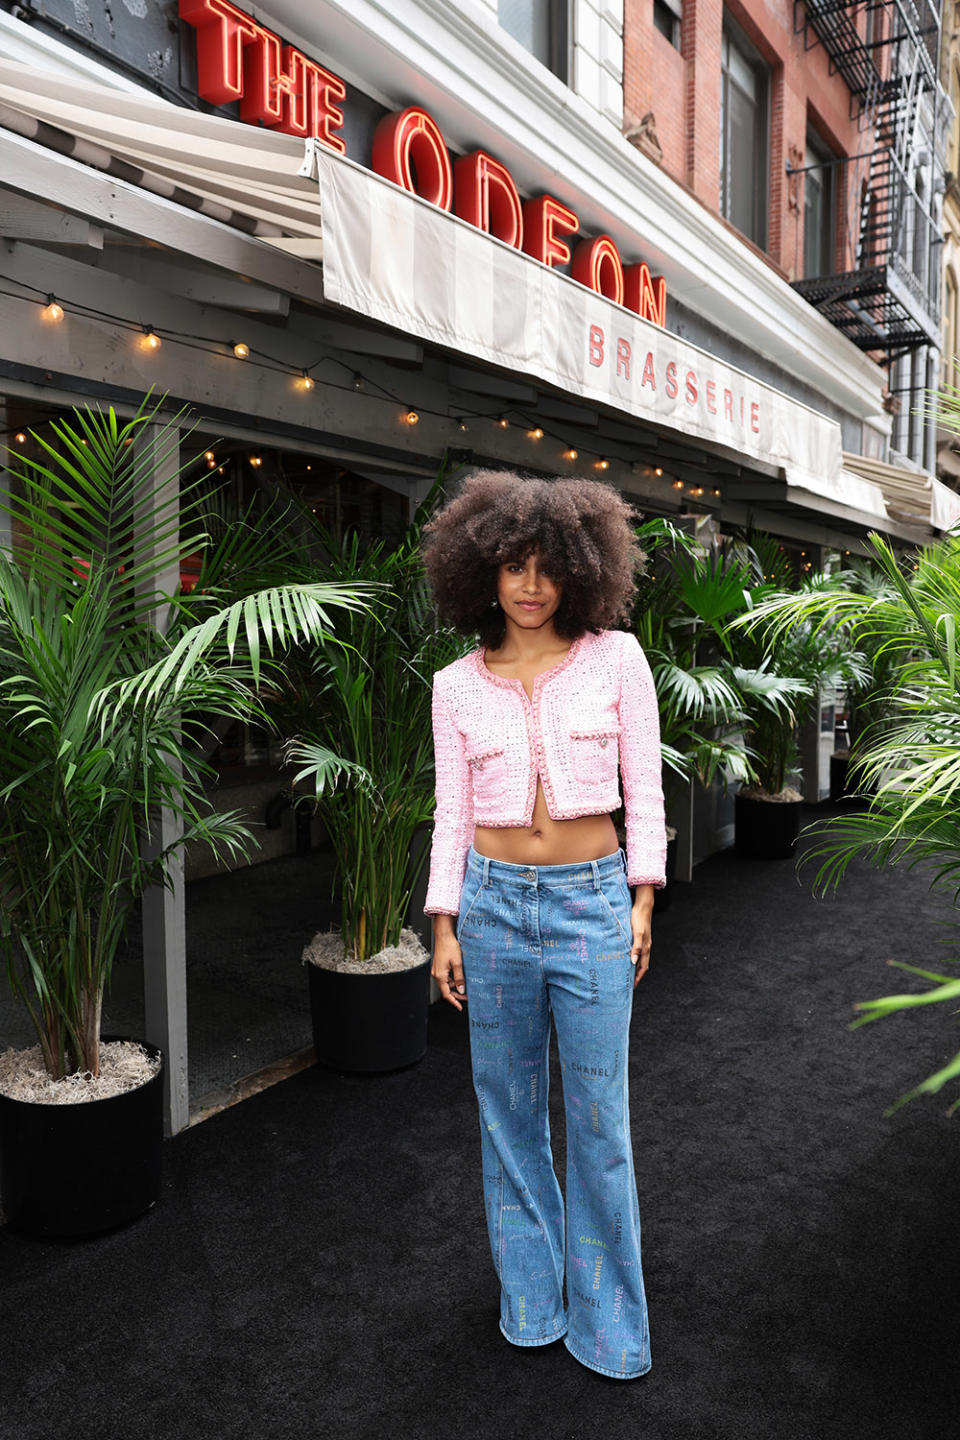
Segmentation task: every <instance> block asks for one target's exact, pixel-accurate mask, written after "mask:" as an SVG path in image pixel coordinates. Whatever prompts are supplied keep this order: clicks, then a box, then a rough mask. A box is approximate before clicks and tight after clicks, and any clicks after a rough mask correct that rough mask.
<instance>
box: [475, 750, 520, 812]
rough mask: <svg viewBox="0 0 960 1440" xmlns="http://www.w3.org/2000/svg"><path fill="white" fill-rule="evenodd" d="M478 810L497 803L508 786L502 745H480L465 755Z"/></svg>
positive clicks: (508, 770)
mask: <svg viewBox="0 0 960 1440" xmlns="http://www.w3.org/2000/svg"><path fill="white" fill-rule="evenodd" d="M467 764H468V765H469V767H470V774H471V777H472V779H473V799H474V803H475V805H476V807H477V809H478V810H480V811H481V813H482V812H483V810H484V808H485V807H490V806H496V805H498V804H499V803H500V802H501V801H502V800H503V797H504V793H505V791H506V790H507V788H508V780H509V773H510V767H509V765H508V764H507V758H506V753H505V747H504V746H503V745H482V746H478V747H477V749H475V750H472V751H471V752H470V753H469V754H468V755H467Z"/></svg>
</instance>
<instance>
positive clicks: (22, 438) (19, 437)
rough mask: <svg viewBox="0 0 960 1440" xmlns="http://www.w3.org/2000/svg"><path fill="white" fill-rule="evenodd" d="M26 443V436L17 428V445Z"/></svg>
mask: <svg viewBox="0 0 960 1440" xmlns="http://www.w3.org/2000/svg"><path fill="white" fill-rule="evenodd" d="M26 443H27V437H26V435H25V434H24V433H23V431H22V430H18V431H17V444H18V445H26Z"/></svg>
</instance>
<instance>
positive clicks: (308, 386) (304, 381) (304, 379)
mask: <svg viewBox="0 0 960 1440" xmlns="http://www.w3.org/2000/svg"><path fill="white" fill-rule="evenodd" d="M315 384H316V381H315V380H314V378H313V376H312V375H309V374H308V373H307V371H306V370H304V372H303V374H302V375H301V377H300V385H301V387H302V389H304V390H312V389H313V387H314V385H315Z"/></svg>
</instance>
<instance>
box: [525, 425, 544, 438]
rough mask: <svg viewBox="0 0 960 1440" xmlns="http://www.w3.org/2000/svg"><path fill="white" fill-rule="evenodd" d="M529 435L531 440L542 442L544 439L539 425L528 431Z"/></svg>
mask: <svg viewBox="0 0 960 1440" xmlns="http://www.w3.org/2000/svg"><path fill="white" fill-rule="evenodd" d="M527 434H528V435H529V436H530V439H531V440H542V439H543V431H542V430H541V429H540V426H539V425H535V426H534V428H533V429H532V430H528V431H527Z"/></svg>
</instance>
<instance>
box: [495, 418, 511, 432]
mask: <svg viewBox="0 0 960 1440" xmlns="http://www.w3.org/2000/svg"><path fill="white" fill-rule="evenodd" d="M497 424H498V425H499V426H500V429H501V430H509V428H510V421H509V420H508V419H507V417H506V415H501V416H500V419H499V420H498V421H497Z"/></svg>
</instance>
